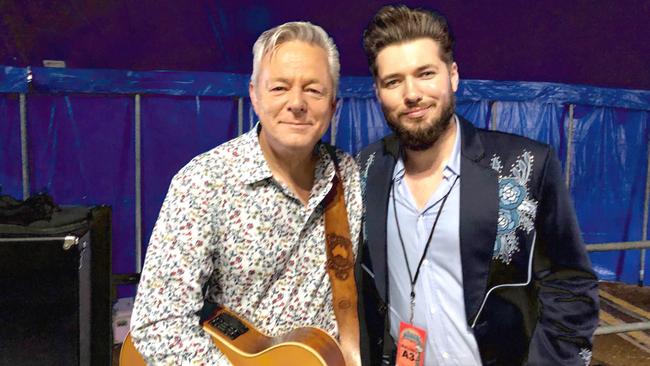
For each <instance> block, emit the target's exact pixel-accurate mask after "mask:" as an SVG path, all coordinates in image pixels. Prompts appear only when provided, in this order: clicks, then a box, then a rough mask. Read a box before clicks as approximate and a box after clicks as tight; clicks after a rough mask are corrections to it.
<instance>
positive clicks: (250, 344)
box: [120, 307, 345, 366]
mask: <svg viewBox="0 0 650 366" xmlns="http://www.w3.org/2000/svg"><path fill="white" fill-rule="evenodd" d="M203 330H205V331H206V332H207V333H208V334H210V336H211V337H212V341H213V342H214V344H215V346H217V348H219V350H220V351H221V352H222V353H223V354H224V355H226V357H228V360H230V363H232V364H233V365H234V366H258V365H262V366H276V365H277V366H279V365H300V366H345V361H344V358H343V354H342V353H341V350H340V348H339V345H338V343H337V342H336V340H335V339H334V338H332V337H331V336H330V335H329V334H327V333H325V332H324V331H322V330H320V329H318V328H313V327H304V328H298V329H294V330H293V331H291V332H289V333H286V334H283V335H280V336H277V337H269V336H267V335H265V334H263V333H261V332H259V331H258V330H257V329H255V328H254V327H253V326H252V325H251V324H250V323H248V322H247V321H245V320H243V319H241V318H239V317H237V315H235V314H234V313H232V312H231V311H229V310H227V309H225V308H223V307H219V308H217V310H216V311H215V312H214V313H212V315H211V316H210V318H208V320H206V321H205V322H203ZM141 365H142V366H144V365H146V363H145V361H144V359H143V358H142V356H140V354H139V353H138V351H137V350H136V349H135V347H134V345H133V341H132V340H131V335H130V334H129V335H127V337H126V339H125V340H124V343H123V344H122V350H121V351H120V366H141Z"/></svg>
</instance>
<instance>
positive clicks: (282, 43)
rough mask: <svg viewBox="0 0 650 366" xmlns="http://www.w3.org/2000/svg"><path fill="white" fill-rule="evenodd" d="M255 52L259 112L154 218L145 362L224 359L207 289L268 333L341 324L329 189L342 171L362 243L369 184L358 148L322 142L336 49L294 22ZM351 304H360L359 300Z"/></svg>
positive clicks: (139, 335)
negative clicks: (206, 311)
mask: <svg viewBox="0 0 650 366" xmlns="http://www.w3.org/2000/svg"><path fill="white" fill-rule="evenodd" d="M253 55H254V61H253V74H252V78H251V83H250V88H249V91H250V98H251V101H252V103H253V107H254V109H255V112H256V113H257V115H258V116H259V118H260V122H259V124H258V125H257V127H256V128H254V129H253V130H251V131H250V132H249V133H247V134H245V135H243V136H241V137H238V138H236V139H234V140H231V141H229V142H227V143H225V144H223V145H221V146H219V147H217V148H215V149H213V150H211V151H208V152H206V153H204V154H201V155H199V156H197V157H196V158H194V159H193V160H192V161H191V162H190V163H189V164H188V165H187V166H185V167H184V168H183V169H181V170H180V172H179V173H178V174H177V175H176V176H175V177H174V179H173V180H172V183H171V186H170V188H169V192H168V194H167V197H166V199H165V201H164V203H163V206H162V209H161V211H160V215H159V217H158V221H157V223H156V226H155V228H154V231H153V234H152V237H151V241H150V243H149V247H148V251H147V256H146V260H145V265H144V269H143V272H142V278H141V281H140V285H139V288H138V295H137V297H136V303H135V309H134V314H133V322H132V324H133V325H132V335H133V339H134V343H135V345H136V347H137V349H138V350H139V352H140V353H141V354H142V355H143V356H144V358H145V359H146V360H147V362H148V363H151V364H165V365H169V364H172V365H181V364H182V365H185V364H188V365H189V364H191V365H221V364H228V361H227V360H226V358H225V356H224V355H223V354H222V353H221V352H220V351H219V350H218V349H217V348H216V347H215V346H214V345H213V344H212V342H211V340H210V337H209V336H208V335H206V333H205V332H204V331H203V330H202V329H201V326H200V325H199V318H198V316H197V315H196V314H197V312H198V311H199V310H200V309H201V307H202V305H203V303H204V300H206V299H207V300H209V301H211V302H215V303H219V304H222V305H224V306H226V307H228V308H230V309H231V310H233V311H234V312H236V313H238V314H239V315H241V316H242V317H243V318H245V319H246V320H248V321H249V322H251V323H252V324H254V325H255V326H256V327H257V328H259V330H261V331H263V332H264V333H267V334H269V335H278V334H281V333H285V332H287V331H290V330H292V329H294V328H297V327H301V326H315V327H319V328H321V329H323V330H325V331H326V332H328V333H329V334H330V335H332V336H334V337H338V336H339V328H340V323H339V324H337V318H336V316H335V311H334V309H333V308H334V305H333V303H332V282H331V281H330V278H329V277H328V272H327V269H326V265H325V264H326V259H327V256H326V249H325V248H326V241H325V238H326V232H325V230H326V229H325V226H326V223H325V220H324V200H325V199H326V196H327V195H328V193H329V192H330V190H331V189H332V187H333V186H334V185H336V182H337V180H338V181H340V182H342V185H343V189H344V192H345V193H344V196H343V197H344V201H345V204H346V205H345V206H346V207H347V221H348V222H349V236H350V239H351V242H352V243H354V245H353V248H350V250H355V249H354V248H356V243H357V241H358V236H359V231H360V215H361V195H360V189H359V176H358V172H357V166H356V164H355V162H354V160H353V159H352V158H351V157H350V156H349V155H347V154H345V153H343V152H341V151H338V150H335V149H333V148H331V147H329V146H325V145H324V144H322V143H320V142H319V141H320V139H321V137H322V136H323V134H324V133H325V131H326V130H327V128H328V125H329V123H330V119H331V118H332V114H333V111H334V107H335V96H336V90H337V84H338V79H339V59H338V51H337V49H336V46H335V45H334V43H333V41H332V40H331V38H330V37H329V36H328V35H327V34H326V33H325V31H323V29H322V28H320V27H318V26H315V25H312V24H310V23H305V22H291V23H286V24H283V25H281V26H278V27H276V28H273V29H270V30H268V31H266V32H264V33H263V34H262V35H261V36H260V37H259V39H258V40H257V42H256V43H255V45H254V47H253ZM343 220H345V218H343ZM352 278H353V276H352ZM204 288H207V290H206V291H205V294H204V293H203V291H202V290H203V289H204ZM344 305H347V307H348V310H350V311H351V310H354V312H355V313H356V307H355V303H354V301H352V303H344ZM336 314H338V313H336ZM357 339H358V338H357ZM357 347H358V340H357Z"/></svg>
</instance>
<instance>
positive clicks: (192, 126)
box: [0, 68, 650, 295]
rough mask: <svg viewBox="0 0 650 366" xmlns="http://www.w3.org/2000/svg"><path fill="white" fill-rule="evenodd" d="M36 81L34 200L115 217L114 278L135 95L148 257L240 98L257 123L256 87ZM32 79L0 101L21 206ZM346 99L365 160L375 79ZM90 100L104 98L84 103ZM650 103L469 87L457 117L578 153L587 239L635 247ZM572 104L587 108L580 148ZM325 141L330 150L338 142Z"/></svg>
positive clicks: (344, 142) (4, 76)
mask: <svg viewBox="0 0 650 366" xmlns="http://www.w3.org/2000/svg"><path fill="white" fill-rule="evenodd" d="M33 78H34V79H33V80H34V81H33V83H31V85H30V88H31V90H34V91H37V92H39V93H34V94H32V93H28V94H27V116H28V134H29V156H30V182H31V186H30V187H29V188H30V191H31V192H32V193H36V192H39V191H47V192H49V193H50V194H52V195H53V196H54V198H55V200H56V201H57V202H58V203H60V204H83V205H92V204H107V205H110V206H112V207H113V271H114V272H115V273H127V272H133V271H134V270H135V264H134V261H135V251H134V248H135V239H134V237H135V162H134V160H135V145H134V141H135V140H134V133H135V132H134V131H135V116H134V113H135V111H134V105H135V104H134V103H135V102H134V97H133V96H132V95H130V94H132V93H142V96H141V121H142V137H141V138H142V139H141V141H142V170H141V172H142V194H143V202H142V209H143V221H142V223H143V226H142V228H143V233H142V234H143V238H142V239H143V253H144V249H146V245H147V242H148V240H149V236H150V234H151V230H152V228H153V225H154V223H155V220H156V218H157V216H158V211H159V209H160V206H161V204H162V201H163V198H164V196H165V194H166V192H167V188H168V185H169V182H170V180H171V178H172V176H173V175H174V174H175V173H176V172H177V171H178V170H179V169H180V168H181V167H182V166H183V165H185V164H186V163H187V162H188V161H189V160H190V159H191V158H192V157H194V156H195V155H197V154H199V153H201V152H204V151H207V150H209V149H211V148H213V147H214V146H217V145H219V144H220V143H222V142H224V141H227V140H229V139H231V138H233V137H234V136H236V135H237V134H238V131H239V126H238V124H237V114H238V99H237V98H235V97H233V96H237V95H239V96H243V98H242V102H243V104H242V116H243V125H242V126H241V127H242V131H243V132H246V131H248V130H249V129H250V128H252V127H253V126H254V125H255V123H256V121H257V117H256V116H255V113H254V111H253V109H252V106H251V104H250V100H249V99H248V98H247V96H248V95H247V94H248V90H247V83H248V76H247V75H236V74H216V73H176V72H128V71H116V70H70V69H63V70H62V69H44V68H36V69H33ZM27 80H28V73H27V69H15V68H0V90H4V91H7V90H10V91H11V93H10V94H2V95H0V154H1V155H0V186H2V193H4V194H11V195H13V196H15V197H22V187H21V163H20V157H21V155H20V127H19V126H20V117H19V103H18V96H17V94H16V93H17V92H18V91H25V90H27V86H28V85H29V84H28V82H27ZM340 90H341V93H340V97H341V98H340V100H339V104H338V106H337V109H336V112H335V115H334V119H333V123H332V131H333V133H335V135H336V136H335V142H336V145H337V146H339V147H340V148H342V149H344V150H346V151H348V152H350V153H356V152H357V151H359V150H360V149H361V148H363V147H364V146H366V145H368V144H369V143H372V142H374V141H376V140H378V139H380V138H381V137H383V136H384V135H386V134H387V133H389V132H390V129H389V128H388V127H387V126H386V124H385V121H384V117H383V114H382V112H381V108H380V106H379V104H378V102H377V100H376V98H375V95H374V91H373V89H372V81H371V80H370V78H362V77H355V78H343V79H342V81H341V89H340ZM84 93H85V94H93V95H86V96H83V95H79V94H84ZM100 93H110V94H104V95H98V94H100ZM125 94H126V95H125ZM214 95H221V96H220V97H217V96H214ZM346 95H347V96H346ZM649 95H650V92H648V91H630V90H612V89H604V88H591V87H583V86H572V85H561V84H549V83H516V84H514V83H511V82H487V81H476V80H466V81H463V82H461V89H460V90H459V92H458V96H457V112H458V114H459V115H461V116H464V117H465V118H467V119H468V120H470V121H472V122H473V123H474V124H475V125H477V126H479V127H483V128H496V129H498V130H502V131H506V132H511V133H517V134H521V135H525V136H528V137H531V138H534V139H536V140H540V141H543V142H547V143H549V144H551V145H552V146H554V147H555V148H556V150H557V151H558V156H559V158H560V160H561V161H562V164H563V165H566V161H567V158H566V156H567V149H568V147H569V146H572V149H571V150H572V151H573V152H574V153H575V154H574V155H573V156H572V160H571V166H569V167H568V168H570V181H571V185H570V190H571V194H572V196H573V199H574V200H575V205H576V210H577V215H578V218H579V220H580V223H581V229H582V231H583V234H584V237H585V240H586V241H587V242H588V243H602V242H611V241H631V240H640V239H641V236H642V234H641V233H642V228H643V224H644V223H643V222H642V221H643V200H644V193H645V184H646V169H647V154H648V137H649V130H650V126H649V125H648V124H649V122H648V119H649V118H650V99H649V98H648V96H649ZM578 101H582V103H578ZM570 103H577V106H576V107H575V110H574V119H575V121H574V126H575V127H574V134H573V139H572V141H569V138H570V136H571V134H570V133H569V131H568V126H569V124H570V123H569V113H568V111H569V104H570ZM610 104H616V107H611V106H610ZM330 132H331V131H330ZM324 140H326V141H327V140H330V135H329V132H328V135H326V137H325V138H324ZM569 142H572V145H571V144H569ZM646 225H647V223H646ZM591 257H592V259H593V262H594V265H595V268H596V269H597V271H598V274H599V276H600V277H601V278H604V279H618V280H622V281H625V282H630V283H635V282H636V280H637V276H638V275H637V273H638V262H639V255H638V251H627V252H607V253H595V254H592V256H591ZM648 259H650V256H649V258H648ZM648 263H649V264H650V260H649V261H648ZM646 272H647V273H650V268H646ZM646 284H650V280H649V279H648V278H646ZM132 292H133V289H131V292H129V293H124V292H121V293H120V295H129V294H132Z"/></svg>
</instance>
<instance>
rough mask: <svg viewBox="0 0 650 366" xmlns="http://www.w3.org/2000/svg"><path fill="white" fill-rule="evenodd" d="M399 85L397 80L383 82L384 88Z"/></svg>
mask: <svg viewBox="0 0 650 366" xmlns="http://www.w3.org/2000/svg"><path fill="white" fill-rule="evenodd" d="M397 85H399V80H386V81H384V87H385V88H393V87H396V86H397Z"/></svg>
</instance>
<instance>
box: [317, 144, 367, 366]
mask: <svg viewBox="0 0 650 366" xmlns="http://www.w3.org/2000/svg"><path fill="white" fill-rule="evenodd" d="M332 155H334V154H332ZM332 157H333V158H334V156H332ZM334 164H335V166H336V162H335V163H334ZM337 168H338V167H337ZM336 170H337V172H336V175H335V177H334V180H333V181H332V189H331V190H330V191H329V193H328V194H327V197H326V198H325V241H326V244H327V248H326V249H327V250H326V252H327V263H326V266H327V273H328V274H329V277H330V282H331V283H332V300H333V302H334V304H333V305H334V315H335V316H336V322H337V324H338V328H339V343H340V344H341V349H342V351H343V357H344V358H345V363H346V365H347V366H360V365H361V358H360V355H359V314H358V313H357V286H356V284H355V279H354V251H353V250H352V242H351V241H350V225H349V223H348V212H347V209H346V208H345V199H344V197H343V184H342V183H341V179H340V178H339V174H338V169H336Z"/></svg>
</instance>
